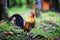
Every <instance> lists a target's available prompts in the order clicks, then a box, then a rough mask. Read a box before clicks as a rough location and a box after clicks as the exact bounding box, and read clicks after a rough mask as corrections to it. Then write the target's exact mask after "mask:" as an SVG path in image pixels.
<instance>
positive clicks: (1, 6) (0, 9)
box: [0, 0, 9, 20]
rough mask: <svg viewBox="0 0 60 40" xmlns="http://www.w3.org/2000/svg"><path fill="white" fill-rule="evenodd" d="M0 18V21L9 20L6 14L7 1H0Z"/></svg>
mask: <svg viewBox="0 0 60 40" xmlns="http://www.w3.org/2000/svg"><path fill="white" fill-rule="evenodd" d="M0 18H1V19H0V20H3V19H4V20H6V19H8V18H9V17H8V14H7V0H0Z"/></svg>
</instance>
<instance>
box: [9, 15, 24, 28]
mask: <svg viewBox="0 0 60 40" xmlns="http://www.w3.org/2000/svg"><path fill="white" fill-rule="evenodd" d="M13 17H15V18H16V19H15V21H14V24H15V25H16V26H20V27H21V28H23V26H24V19H23V17H22V16H21V15H19V14H14V15H13V16H11V18H10V19H9V22H10V21H11V20H12V18H13Z"/></svg>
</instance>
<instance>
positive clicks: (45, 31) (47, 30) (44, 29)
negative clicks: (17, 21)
mask: <svg viewBox="0 0 60 40" xmlns="http://www.w3.org/2000/svg"><path fill="white" fill-rule="evenodd" d="M30 12H35V11H34V10H32V9H27V8H25V7H22V8H19V7H13V8H10V9H8V13H9V16H10V17H11V16H12V15H13V14H15V13H18V14H20V15H21V16H22V17H23V18H24V20H25V19H26V18H27V16H29V14H30ZM35 20H36V25H35V28H33V29H32V30H31V31H30V33H33V34H34V35H42V36H44V37H48V38H54V37H55V38H56V37H58V36H59V34H60V31H59V30H60V21H59V20H60V16H59V14H58V13H56V12H51V11H49V12H45V13H43V14H42V16H40V17H39V18H35ZM46 20H47V21H51V22H56V24H58V26H59V27H57V26H56V25H54V26H52V25H53V23H51V24H49V23H48V24H47V23H46ZM0 26H2V27H1V28H2V29H3V31H11V30H10V28H11V27H12V24H6V25H0ZM1 28H0V31H1V30H2V29H1ZM8 28H9V30H8ZM56 30H57V31H56ZM13 32H14V33H15V34H14V35H4V34H3V33H2V35H3V36H4V37H3V36H1V38H3V39H4V40H5V39H7V40H8V39H9V38H10V40H14V38H15V40H40V39H39V38H35V39H32V38H30V36H26V35H25V32H24V31H23V30H20V29H13ZM55 32H56V33H55ZM52 34H53V35H52ZM21 35H22V36H21ZM39 37H40V36H39ZM23 38H24V39H23ZM42 40H46V39H45V38H42Z"/></svg>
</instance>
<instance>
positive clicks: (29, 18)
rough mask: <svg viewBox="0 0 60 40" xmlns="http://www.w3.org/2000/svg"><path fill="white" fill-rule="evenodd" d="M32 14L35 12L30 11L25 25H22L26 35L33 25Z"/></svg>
mask: <svg viewBox="0 0 60 40" xmlns="http://www.w3.org/2000/svg"><path fill="white" fill-rule="evenodd" d="M34 16H35V14H34V13H33V12H31V15H30V16H29V17H28V18H27V19H26V23H25V26H24V31H26V32H27V35H29V34H28V33H29V32H30V30H31V29H32V28H34V26H35V19H34Z"/></svg>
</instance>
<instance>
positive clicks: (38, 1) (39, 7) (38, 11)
mask: <svg viewBox="0 0 60 40" xmlns="http://www.w3.org/2000/svg"><path fill="white" fill-rule="evenodd" d="M41 10H42V0H36V10H35V12H36V17H39V16H40V15H41Z"/></svg>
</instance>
